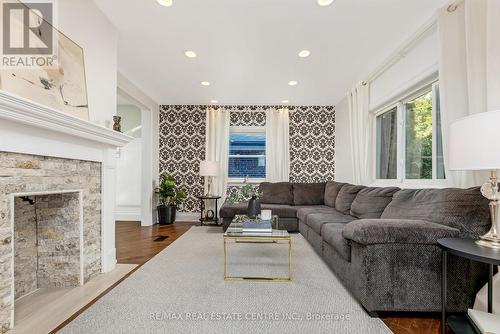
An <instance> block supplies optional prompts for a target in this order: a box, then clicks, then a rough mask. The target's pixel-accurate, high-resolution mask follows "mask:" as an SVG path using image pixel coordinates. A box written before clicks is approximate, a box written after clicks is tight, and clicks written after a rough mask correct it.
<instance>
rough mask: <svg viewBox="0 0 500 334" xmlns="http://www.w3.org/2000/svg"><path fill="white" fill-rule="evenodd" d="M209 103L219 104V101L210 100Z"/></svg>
mask: <svg viewBox="0 0 500 334" xmlns="http://www.w3.org/2000/svg"><path fill="white" fill-rule="evenodd" d="M210 103H213V104H215V103H219V101H217V100H211V101H210Z"/></svg>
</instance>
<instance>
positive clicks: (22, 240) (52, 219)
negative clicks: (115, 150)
mask: <svg viewBox="0 0 500 334" xmlns="http://www.w3.org/2000/svg"><path fill="white" fill-rule="evenodd" d="M81 200H82V193H81V191H74V192H73V191H68V192H63V193H47V194H42V193H34V194H23V195H19V196H15V197H14V200H13V202H14V210H13V212H14V215H13V220H14V224H13V227H14V233H13V235H14V238H13V244H14V299H15V300H17V299H19V298H21V297H24V296H26V295H29V294H30V293H32V292H34V291H36V290H37V289H39V288H54V287H72V286H78V285H82V284H83V278H84V274H83V242H82V241H83V240H82V236H83V219H82V218H83V211H82V206H81ZM14 309H15V305H14Z"/></svg>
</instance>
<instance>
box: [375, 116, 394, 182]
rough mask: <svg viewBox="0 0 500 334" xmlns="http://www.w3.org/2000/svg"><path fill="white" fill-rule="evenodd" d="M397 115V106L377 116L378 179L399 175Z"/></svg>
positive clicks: (392, 177)
mask: <svg viewBox="0 0 500 334" xmlns="http://www.w3.org/2000/svg"><path fill="white" fill-rule="evenodd" d="M397 115H398V109H397V108H396V107H395V108H393V109H391V110H389V111H387V112H386V113H384V114H382V115H380V116H379V117H377V133H378V136H377V159H378V160H377V179H396V178H397V177H398V160H397V157H398V155H397V153H398V152H397V149H398V146H397V145H398V132H397V125H398V124H397Z"/></svg>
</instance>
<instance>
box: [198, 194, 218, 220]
mask: <svg viewBox="0 0 500 334" xmlns="http://www.w3.org/2000/svg"><path fill="white" fill-rule="evenodd" d="M196 198H198V199H199V200H200V226H203V224H207V223H214V224H215V225H219V212H218V211H219V210H218V205H217V204H218V201H219V199H220V198H221V197H220V196H205V195H203V196H196ZM205 201H215V212H214V218H207V217H206V216H203V212H204V211H205V207H206V205H205V204H206V203H205Z"/></svg>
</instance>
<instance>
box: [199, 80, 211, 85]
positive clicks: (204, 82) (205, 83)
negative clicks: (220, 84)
mask: <svg viewBox="0 0 500 334" xmlns="http://www.w3.org/2000/svg"><path fill="white" fill-rule="evenodd" d="M201 85H202V86H210V82H208V81H202V82H201Z"/></svg>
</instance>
